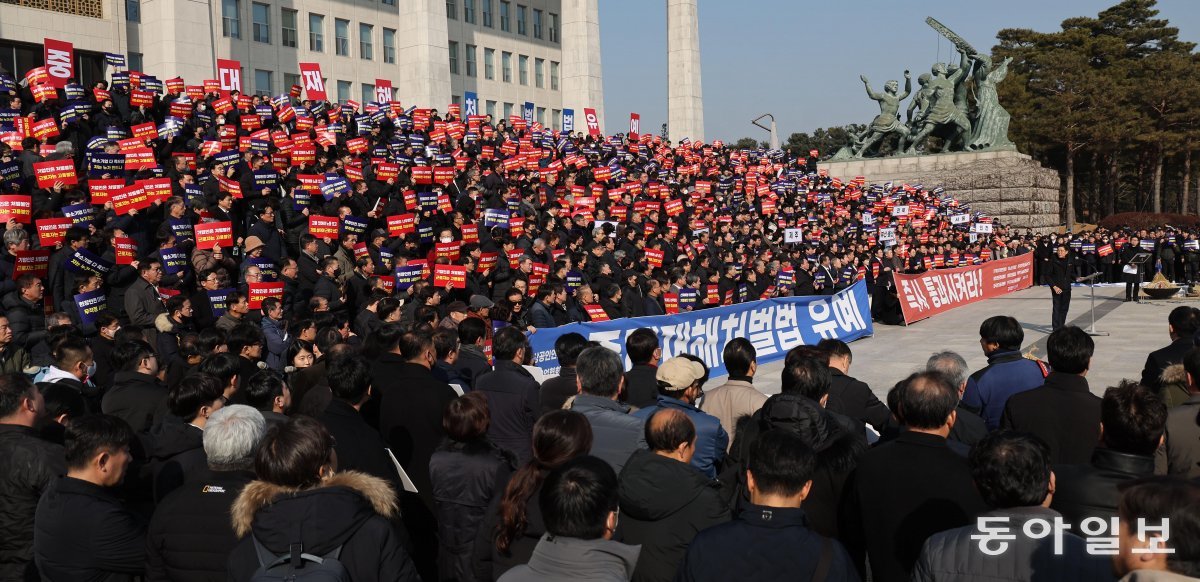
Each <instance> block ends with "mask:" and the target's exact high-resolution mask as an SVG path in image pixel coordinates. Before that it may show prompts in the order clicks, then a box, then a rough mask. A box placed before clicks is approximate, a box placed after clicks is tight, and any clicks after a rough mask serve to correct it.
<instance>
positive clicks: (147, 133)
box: [129, 121, 158, 141]
mask: <svg viewBox="0 0 1200 582" xmlns="http://www.w3.org/2000/svg"><path fill="white" fill-rule="evenodd" d="M129 130H130V131H132V132H133V137H136V138H137V139H139V140H142V141H145V140H148V139H154V138H156V137H158V127H156V126H155V125H154V122H153V121H151V122H147V123H142V124H140V125H135V126H133V127H131V128H129Z"/></svg>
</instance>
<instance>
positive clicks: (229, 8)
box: [221, 0, 242, 38]
mask: <svg viewBox="0 0 1200 582" xmlns="http://www.w3.org/2000/svg"><path fill="white" fill-rule="evenodd" d="M241 9H242V7H241V5H240V3H239V2H238V0H221V34H222V35H224V36H225V37H227V38H242V19H241V16H239V14H240V13H241Z"/></svg>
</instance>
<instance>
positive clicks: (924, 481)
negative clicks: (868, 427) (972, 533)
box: [838, 372, 987, 582]
mask: <svg viewBox="0 0 1200 582" xmlns="http://www.w3.org/2000/svg"><path fill="white" fill-rule="evenodd" d="M957 405H958V393H957V391H956V390H955V389H954V387H953V386H951V385H950V382H949V381H948V380H947V379H946V377H945V376H943V375H942V374H940V373H937V372H920V373H917V374H913V375H912V376H910V377H909V378H908V379H906V380H905V381H904V385H903V388H901V393H900V409H901V410H903V411H904V412H905V414H904V419H903V420H904V423H905V425H906V426H907V428H906V429H905V430H904V432H901V433H900V435H899V436H897V437H896V438H895V440H892V441H890V442H888V443H885V444H882V445H880V446H877V447H875V448H873V449H871V450H869V451H867V453H866V454H865V455H864V456H863V458H862V460H860V461H859V462H858V467H857V468H856V469H855V470H854V473H852V474H851V475H850V478H849V481H848V487H847V491H846V493H845V496H844V497H843V499H842V506H841V511H840V512H839V516H838V522H839V535H840V537H841V539H842V542H843V543H844V544H845V545H846V549H847V550H849V551H850V555H851V557H852V558H854V560H855V564H856V566H858V570H859V575H860V576H862V577H863V578H864V579H865V577H866V557H867V556H869V559H870V564H871V573H872V575H873V579H874V580H876V581H878V582H907V581H908V580H909V576H910V574H911V573H912V569H913V565H914V564H915V562H916V560H917V556H918V555H919V554H920V552H921V546H922V544H924V543H925V540H926V539H927V538H929V536H931V535H933V534H935V533H938V532H940V531H945V530H947V529H951V528H956V527H962V526H965V525H968V524H970V523H972V521H973V519H974V517H975V516H976V515H978V514H979V513H982V512H983V511H986V509H987V508H986V506H985V505H984V503H983V500H982V498H980V496H979V492H978V491H977V490H976V489H975V485H974V483H973V482H972V479H971V472H970V470H969V468H968V466H967V460H966V459H965V458H963V457H962V456H960V455H959V454H957V453H955V452H954V451H952V450H951V449H950V448H949V447H948V446H946V436H947V435H949V434H950V430H951V429H952V428H953V427H954V423H955V420H956V416H957V415H956V414H955V412H954V408H955V407H956V406H957Z"/></svg>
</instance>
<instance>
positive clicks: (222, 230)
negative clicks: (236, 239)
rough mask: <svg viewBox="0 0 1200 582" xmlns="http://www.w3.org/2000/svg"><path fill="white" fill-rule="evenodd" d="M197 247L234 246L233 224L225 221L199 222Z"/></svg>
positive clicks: (196, 229) (197, 226) (196, 232)
mask: <svg viewBox="0 0 1200 582" xmlns="http://www.w3.org/2000/svg"><path fill="white" fill-rule="evenodd" d="M194 232H195V234H196V248H200V249H211V248H213V245H218V246H220V247H222V248H229V247H232V246H233V224H232V223H231V222H229V221H228V220H226V221H224V222H206V223H202V224H197V225H196V228H195V231H194Z"/></svg>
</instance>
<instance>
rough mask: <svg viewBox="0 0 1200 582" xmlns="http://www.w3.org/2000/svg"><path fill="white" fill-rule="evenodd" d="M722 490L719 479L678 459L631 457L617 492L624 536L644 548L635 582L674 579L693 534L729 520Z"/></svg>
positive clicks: (650, 455) (647, 455)
mask: <svg viewBox="0 0 1200 582" xmlns="http://www.w3.org/2000/svg"><path fill="white" fill-rule="evenodd" d="M719 488H720V482H718V481H714V480H710V479H708V478H706V477H705V476H704V475H703V474H702V473H701V472H700V471H699V470H698V469H696V468H695V467H692V466H691V465H688V464H686V463H683V462H681V461H678V460H676V459H671V458H667V457H663V456H661V455H658V454H656V453H654V452H651V451H649V450H645V449H642V450H639V451H636V452H634V453H633V456H631V457H629V461H628V462H626V463H625V468H624V469H622V470H621V476H620V486H619V492H620V496H621V526H622V532H623V533H624V538H623V539H624V541H625V542H627V543H630V544H640V545H641V546H642V552H641V554H640V555H639V556H638V562H637V569H636V570H634V575H633V579H634V580H635V581H638V582H656V581H663V582H668V581H670V580H672V579H674V578H675V570H676V569H678V568H679V563H680V562H681V561H683V555H684V553H686V552H687V547H688V544H689V543H691V541H692V538H694V537H695V536H696V534H697V533H699V532H700V531H701V530H704V529H706V528H708V527H711V526H714V525H716V524H718V523H724V522H726V521H729V508H728V507H727V506H726V504H725V503H724V501H723V500H722V498H721V495H720V493H719V492H718V491H719Z"/></svg>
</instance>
